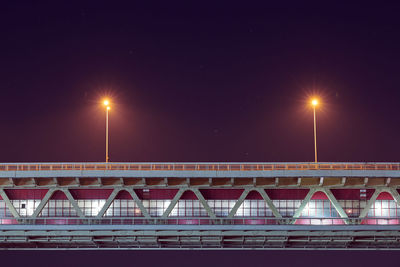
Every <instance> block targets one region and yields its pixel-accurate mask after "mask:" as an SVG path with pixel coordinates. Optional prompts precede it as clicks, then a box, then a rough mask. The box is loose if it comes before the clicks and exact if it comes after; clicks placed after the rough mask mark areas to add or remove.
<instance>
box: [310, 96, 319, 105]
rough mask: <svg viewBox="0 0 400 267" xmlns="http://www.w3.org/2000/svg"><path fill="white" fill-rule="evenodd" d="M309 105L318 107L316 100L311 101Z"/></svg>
mask: <svg viewBox="0 0 400 267" xmlns="http://www.w3.org/2000/svg"><path fill="white" fill-rule="evenodd" d="M311 105H313V106H314V107H315V106H318V99H315V98H314V99H313V100H311Z"/></svg>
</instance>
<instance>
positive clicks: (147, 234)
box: [0, 225, 400, 250]
mask: <svg viewBox="0 0 400 267" xmlns="http://www.w3.org/2000/svg"><path fill="white" fill-rule="evenodd" d="M80 228H81V229H80ZM139 228H140V227H139ZM174 228H175V229H174ZM184 228H185V227H183V228H182V227H179V230H178V229H177V227H172V228H171V227H169V228H168V227H162V226H161V227H157V226H153V227H152V229H151V230H150V229H149V227H148V228H147V229H138V227H127V226H126V225H124V226H113V227H97V226H91V227H90V230H88V227H87V226H86V227H85V226H84V227H76V228H75V229H73V230H72V229H65V228H64V229H63V227H58V229H55V228H54V227H49V228H47V229H46V227H45V228H42V229H40V230H37V229H30V227H24V228H23V229H20V230H17V229H13V230H11V229H10V230H3V231H1V232H0V245H1V247H2V248H3V249H178V248H179V249H396V250H397V249H400V234H399V231H398V228H393V227H379V228H376V227H375V228H370V229H366V228H365V227H364V228H360V227H358V228H357V227H356V228H353V229H351V227H350V229H349V227H333V228H332V227H329V226H328V227H327V226H325V227H305V228H304V227H302V228H301V227H300V228H299V227H297V228H296V227H275V228H274V227H266V228H265V227H264V229H262V228H258V229H256V230H255V229H254V227H253V229H250V228H249V227H247V229H246V227H242V228H243V229H241V230H240V229H237V228H238V227H236V229H234V228H230V227H225V226H224V227H209V228H207V227H190V229H184ZM255 228H257V227H255Z"/></svg>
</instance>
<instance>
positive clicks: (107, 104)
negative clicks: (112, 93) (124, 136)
mask: <svg viewBox="0 0 400 267" xmlns="http://www.w3.org/2000/svg"><path fill="white" fill-rule="evenodd" d="M103 104H104V106H106V163H107V162H108V159H109V157H108V112H109V111H110V109H111V108H110V101H109V100H107V99H106V100H104V102H103Z"/></svg>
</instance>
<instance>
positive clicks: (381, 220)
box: [0, 217, 400, 228]
mask: <svg viewBox="0 0 400 267" xmlns="http://www.w3.org/2000/svg"><path fill="white" fill-rule="evenodd" d="M345 221H347V223H348V224H351V225H377V224H378V225H400V218H389V217H367V218H341V217H338V218H320V217H319V218H316V217H301V218H290V217H288V218H276V217H237V218H223V217H222V218H215V219H211V218H206V217H170V218H166V219H165V218H151V219H146V218H143V217H136V218H135V217H112V218H101V219H98V218H78V217H43V218H18V219H15V218H2V219H0V225H293V224H298V225H343V224H345ZM0 228H1V226H0Z"/></svg>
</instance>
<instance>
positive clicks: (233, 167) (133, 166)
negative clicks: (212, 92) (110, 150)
mask: <svg viewBox="0 0 400 267" xmlns="http://www.w3.org/2000/svg"><path fill="white" fill-rule="evenodd" d="M66 170H67V171H68V170H71V171H95V170H119V171H124V170H125V171H127V170H131V171H273V170H393V171H398V170H400V163H259V164H257V163H10V164H0V171H66Z"/></svg>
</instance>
